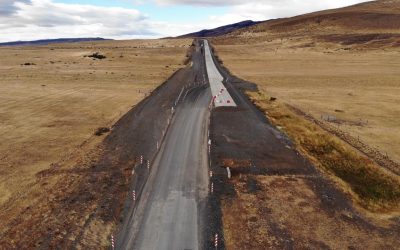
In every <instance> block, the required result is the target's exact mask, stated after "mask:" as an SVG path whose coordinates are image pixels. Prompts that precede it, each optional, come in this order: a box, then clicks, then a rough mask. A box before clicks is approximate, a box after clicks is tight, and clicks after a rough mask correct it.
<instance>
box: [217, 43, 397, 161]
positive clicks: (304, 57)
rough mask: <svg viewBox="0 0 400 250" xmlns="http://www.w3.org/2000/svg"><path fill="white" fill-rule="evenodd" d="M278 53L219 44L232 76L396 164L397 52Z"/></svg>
mask: <svg viewBox="0 0 400 250" xmlns="http://www.w3.org/2000/svg"><path fill="white" fill-rule="evenodd" d="M282 46H283V48H280V49H279V50H278V52H275V51H274V49H273V48H274V45H273V43H271V44H268V43H265V44H256V45H251V46H248V45H217V46H216V49H217V51H218V55H219V56H220V58H221V59H222V60H223V62H224V64H225V66H227V67H228V68H229V69H230V70H231V71H232V73H233V74H235V75H238V76H240V77H243V78H244V79H246V80H249V81H251V82H254V83H257V85H258V87H259V89H260V90H261V91H263V92H265V93H268V94H269V95H272V96H274V97H277V98H278V99H280V100H282V101H284V102H286V103H288V104H291V105H293V106H295V107H298V108H300V109H301V110H303V111H305V112H307V113H310V114H311V115H313V116H314V117H315V118H318V119H324V120H326V119H330V120H332V121H331V122H332V123H334V124H335V125H337V126H339V128H340V129H341V130H343V131H346V132H349V133H351V134H352V135H353V136H355V137H357V138H358V137H359V138H360V140H362V141H365V142H366V143H367V144H369V145H371V146H373V147H376V148H378V149H379V150H380V151H381V152H383V153H384V154H386V153H387V154H388V155H389V156H390V157H392V158H393V159H394V160H396V161H397V162H400V148H399V147H398V145H400V126H399V124H400V117H399V116H398V115H396V114H399V113H400V102H399V98H398V96H400V84H399V83H400V73H399V68H400V57H399V54H400V49H399V50H397V51H395V50H392V51H382V50H373V51H334V50H328V51H325V50H324V51H318V49H293V48H291V47H292V44H291V43H290V41H287V43H284V44H283V45H282Z"/></svg>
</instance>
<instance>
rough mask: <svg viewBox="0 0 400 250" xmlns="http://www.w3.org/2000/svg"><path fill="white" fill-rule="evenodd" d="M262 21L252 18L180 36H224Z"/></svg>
mask: <svg viewBox="0 0 400 250" xmlns="http://www.w3.org/2000/svg"><path fill="white" fill-rule="evenodd" d="M259 23H260V22H254V21H251V20H246V21H243V22H239V23H234V24H229V25H225V26H221V27H218V28H215V29H205V30H201V31H198V32H193V33H189V34H186V35H182V36H179V37H178V38H192V37H216V36H222V35H225V34H228V33H231V32H233V31H236V30H238V29H242V28H247V27H250V26H253V25H256V24H259Z"/></svg>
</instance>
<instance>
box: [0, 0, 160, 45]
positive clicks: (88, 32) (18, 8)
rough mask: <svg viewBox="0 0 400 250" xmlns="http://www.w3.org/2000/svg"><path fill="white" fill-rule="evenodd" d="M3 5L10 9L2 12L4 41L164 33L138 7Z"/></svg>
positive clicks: (39, 1) (36, 1)
mask: <svg viewBox="0 0 400 250" xmlns="http://www.w3.org/2000/svg"><path fill="white" fill-rule="evenodd" d="M11 2H13V3H12V4H11ZM1 4H2V5H1V7H7V10H8V11H7V14H5V13H1V14H0V28H1V33H0V41H14V40H34V39H46V38H63V37H97V36H101V37H107V38H118V37H126V38H142V37H156V36H161V35H162V34H157V33H158V32H157V31H156V30H155V29H153V28H154V27H153V24H152V23H151V22H150V20H149V19H148V17H146V16H145V15H144V14H142V13H140V12H139V11H137V10H134V9H125V8H118V7H112V8H110V7H97V6H92V5H79V4H61V3H55V2H53V1H51V0H32V1H31V2H28V1H7V3H5V4H4V5H3V2H1Z"/></svg>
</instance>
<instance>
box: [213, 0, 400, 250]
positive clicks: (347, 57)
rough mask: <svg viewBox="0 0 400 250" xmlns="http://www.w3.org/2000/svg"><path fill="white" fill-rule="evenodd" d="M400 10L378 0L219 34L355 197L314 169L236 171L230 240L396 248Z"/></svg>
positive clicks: (305, 147)
mask: <svg viewBox="0 0 400 250" xmlns="http://www.w3.org/2000/svg"><path fill="white" fill-rule="evenodd" d="M399 20H400V1H398V0H378V1H373V2H367V3H363V4H360V5H355V6H351V7H347V8H343V9H337V10H328V11H322V12H317V13H312V14H307V15H303V16H298V17H293V18H287V19H277V20H271V21H267V22H264V23H261V24H258V25H255V26H252V27H250V28H246V29H242V30H238V31H236V32H234V33H231V34H228V35H225V36H221V37H217V38H212V45H213V46H214V48H215V51H216V53H217V55H218V58H219V60H220V61H222V62H223V64H224V65H225V67H226V68H228V69H229V70H230V71H231V73H232V74H234V75H236V76H238V77H240V78H242V79H245V80H248V81H250V82H253V83H255V84H256V85H257V87H258V89H259V91H257V92H248V96H249V98H250V99H251V100H252V101H253V103H255V104H256V105H257V106H258V108H259V109H260V110H261V111H263V112H264V113H265V115H266V116H267V117H268V118H269V120H270V121H271V123H272V124H274V125H275V126H277V127H278V129H280V130H281V131H282V132H284V133H285V134H286V135H287V136H288V137H290V138H291V139H292V141H293V142H294V144H295V146H296V148H297V149H298V150H299V151H300V152H301V153H302V154H303V155H305V156H306V157H307V158H308V159H309V160H310V161H311V162H312V163H313V164H314V166H316V167H317V168H318V169H319V170H321V172H322V173H323V176H324V178H326V179H328V180H330V181H331V182H332V183H334V186H335V188H338V190H339V192H336V194H338V195H339V194H340V193H342V194H343V195H344V197H346V199H349V200H350V201H351V203H347V202H346V199H344V198H340V195H339V196H337V197H334V195H333V197H334V198H332V196H331V195H330V194H328V195H327V194H326V192H328V193H329V192H330V190H329V188H328V186H326V185H325V184H321V183H319V179H314V178H309V177H307V176H251V175H247V176H246V175H242V176H239V177H236V178H233V180H232V181H231V182H232V183H233V185H234V188H235V194H236V197H235V198H232V199H225V200H223V201H222V213H223V224H224V236H225V240H226V247H227V249H238V248H240V249H265V248H270V249H272V248H274V249H283V248H299V249H304V248H307V249H359V248H360V249H361V248H368V249H381V248H385V249H396V246H398V244H399V231H398V218H399V213H400V210H399V200H400V179H399V175H398V174H399V171H400V168H399V166H400V165H399V164H400V148H399V146H398V145H400V126H399V124H400V118H399V117H398V114H400V101H399V100H400V99H399V98H398V97H399V96H400V71H399V68H400V59H399V58H400V57H399V56H400V32H399V31H400V22H399ZM272 97H274V98H272ZM360 152H361V153H360ZM382 162H383V163H385V164H381V163H382ZM386 163H388V164H386ZM388 166H390V167H388ZM388 170H389V171H388ZM250 179H251V183H253V182H254V183H256V184H257V190H256V191H254V190H250V188H249V187H248V183H249V180H250ZM333 193H335V192H333ZM354 211H357V212H354ZM362 221H364V222H362ZM365 222H367V223H365ZM265 225H267V226H265ZM365 225H368V226H365ZM276 235H278V236H279V237H278V238H277V237H275V236H276ZM372 239H373V240H372Z"/></svg>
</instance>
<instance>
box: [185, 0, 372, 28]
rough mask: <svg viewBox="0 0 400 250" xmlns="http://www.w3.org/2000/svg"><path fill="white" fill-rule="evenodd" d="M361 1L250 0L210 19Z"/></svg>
mask: <svg viewBox="0 0 400 250" xmlns="http://www.w3.org/2000/svg"><path fill="white" fill-rule="evenodd" d="M177 1H180V0H177ZM182 1H184V0H182ZM226 2H227V1H226ZM361 2H365V0H335V1H330V0H325V1H324V0H275V1H274V0H260V1H251V0H250V1H246V3H242V4H236V5H233V6H232V7H231V8H230V10H229V12H228V13H226V14H224V15H221V16H211V17H210V20H211V21H212V22H214V23H215V24H216V26H220V25H225V24H230V23H234V22H239V21H243V20H253V21H263V20H268V19H274V18H282V17H291V16H296V15H301V14H305V13H310V12H314V11H320V10H325V9H332V8H339V7H344V6H349V5H353V4H357V3H361Z"/></svg>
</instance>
